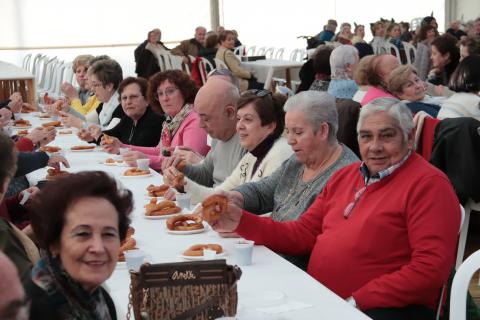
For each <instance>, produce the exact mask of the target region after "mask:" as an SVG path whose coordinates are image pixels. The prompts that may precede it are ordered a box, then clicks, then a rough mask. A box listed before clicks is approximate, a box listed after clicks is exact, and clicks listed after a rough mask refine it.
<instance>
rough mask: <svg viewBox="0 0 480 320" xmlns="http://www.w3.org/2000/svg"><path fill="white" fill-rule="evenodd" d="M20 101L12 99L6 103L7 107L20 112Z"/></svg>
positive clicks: (14, 111) (21, 103)
mask: <svg viewBox="0 0 480 320" xmlns="http://www.w3.org/2000/svg"><path fill="white" fill-rule="evenodd" d="M22 105H23V102H22V101H17V100H12V101H10V102H9V103H8V107H9V108H10V110H12V112H13V113H20V112H21V111H22Z"/></svg>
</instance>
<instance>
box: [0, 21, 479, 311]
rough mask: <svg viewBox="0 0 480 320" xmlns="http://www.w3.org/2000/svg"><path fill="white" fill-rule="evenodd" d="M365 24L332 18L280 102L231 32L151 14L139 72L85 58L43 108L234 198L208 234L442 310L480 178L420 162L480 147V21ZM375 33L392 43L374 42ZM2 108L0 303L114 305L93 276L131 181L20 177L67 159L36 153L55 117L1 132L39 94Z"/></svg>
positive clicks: (410, 306) (180, 184)
mask: <svg viewBox="0 0 480 320" xmlns="http://www.w3.org/2000/svg"><path fill="white" fill-rule="evenodd" d="M370 28H371V31H372V35H373V40H372V41H371V42H370V43H366V41H365V40H364V37H365V26H364V25H359V24H356V23H355V24H354V29H353V32H352V27H351V25H350V24H349V23H342V24H341V25H340V28H339V32H338V33H335V32H336V29H337V22H336V21H335V20H329V21H328V22H327V24H326V25H325V27H324V30H323V31H322V32H320V33H319V34H318V35H317V36H316V38H317V40H318V42H317V44H318V46H317V48H316V51H315V53H314V54H313V55H312V56H311V58H310V59H308V61H306V62H305V64H304V66H303V67H302V70H301V71H300V78H301V79H302V83H301V84H300V86H299V87H298V90H297V92H296V94H295V95H294V96H292V97H290V98H288V99H287V97H286V96H284V95H282V94H279V93H275V92H271V91H269V90H265V89H264V88H263V84H261V83H259V82H258V81H257V80H256V79H255V77H254V75H253V74H252V73H251V72H249V71H247V70H244V69H243V68H242V66H241V65H240V61H239V60H238V59H237V58H236V56H235V55H234V54H233V49H234V48H235V47H237V46H238V45H240V44H241V43H240V42H239V40H238V35H237V33H236V32H235V31H233V30H232V31H230V30H225V29H223V28H219V29H218V30H216V31H215V32H207V30H206V29H205V28H204V27H197V28H196V29H195V35H194V38H192V39H187V40H184V41H182V42H181V43H180V44H179V45H178V46H177V47H175V48H173V49H171V50H170V49H169V48H167V47H165V45H164V44H163V43H162V42H161V41H160V39H161V31H160V30H159V29H153V30H152V31H150V32H148V37H147V40H146V41H144V42H143V43H142V44H140V45H139V46H138V48H136V49H135V53H134V57H135V61H136V72H137V76H138V77H126V78H124V77H123V72H122V68H121V66H120V64H119V63H118V62H116V61H115V60H114V59H112V58H110V57H109V56H106V55H103V56H97V57H93V56H90V55H81V56H78V57H77V58H76V59H75V60H74V62H73V71H74V73H75V77H76V82H77V84H78V87H74V86H73V85H72V84H70V83H64V84H62V87H61V88H62V92H63V95H64V97H63V98H62V99H60V100H59V101H58V102H55V103H54V104H50V105H47V106H46V107H45V109H46V110H45V111H46V112H47V113H49V114H51V115H58V116H61V121H62V122H63V124H64V125H65V126H70V127H75V128H77V129H78V136H79V138H80V139H82V140H84V141H87V142H92V143H96V144H98V145H99V146H101V147H102V148H103V149H104V150H105V151H106V152H108V153H111V154H118V153H119V151H120V149H121V148H123V149H124V150H125V149H128V151H126V152H123V153H122V156H123V160H124V161H125V162H126V163H127V164H129V165H131V166H135V165H136V161H137V160H138V159H149V162H150V167H151V168H152V169H154V170H157V171H158V172H160V173H162V174H163V181H164V183H166V184H167V185H168V186H169V188H170V189H169V191H168V192H167V193H166V195H165V197H166V198H167V199H172V200H175V197H176V195H177V194H178V193H184V192H189V193H191V194H192V201H193V202H195V203H197V202H201V201H202V200H204V199H205V198H206V197H208V196H210V195H212V194H218V195H222V196H224V197H226V198H228V210H227V212H226V213H225V214H224V215H222V216H220V218H219V220H216V221H211V222H210V223H211V226H212V228H213V229H214V230H215V231H217V232H218V233H219V234H220V235H221V236H224V237H235V236H241V237H244V238H246V239H249V240H254V241H255V243H256V244H261V245H265V246H267V247H269V248H270V249H272V250H273V251H275V252H277V253H279V254H281V255H282V256H283V257H284V258H285V259H287V260H289V261H290V262H292V263H293V264H295V265H296V266H298V267H299V268H301V269H303V270H305V271H306V272H308V274H310V275H311V276H312V281H319V282H321V283H322V284H323V285H325V286H326V287H328V288H329V289H330V290H332V291H333V292H335V293H336V294H337V295H339V296H340V297H342V298H343V299H346V300H347V301H348V302H349V303H350V304H351V305H352V306H354V307H356V308H358V309H360V310H361V311H362V312H364V313H365V314H367V315H368V316H370V317H371V318H373V319H435V317H436V312H437V308H438V306H439V303H440V304H442V303H443V302H444V299H443V297H442V296H441V294H442V292H443V291H442V288H443V287H444V286H445V285H446V284H447V282H448V278H449V276H450V274H451V272H452V268H453V265H454V257H455V255H456V246H457V238H458V230H459V228H460V225H461V221H460V220H461V214H460V206H459V204H460V203H462V202H463V201H465V199H466V198H472V199H476V201H480V195H479V194H478V193H479V191H478V188H475V187H474V186H471V185H470V184H468V183H463V182H460V183H461V185H458V183H459V182H458V180H462V179H461V178H460V179H459V178H458V171H455V172H454V173H455V174H456V176H455V179H453V178H452V176H451V175H450V173H451V172H450V171H449V167H450V166H447V165H444V166H441V165H437V167H435V166H434V165H432V164H431V163H436V164H437V163H445V161H443V162H442V161H439V160H438V159H439V158H440V157H445V159H446V162H448V163H450V164H452V163H454V164H455V161H456V160H455V159H453V158H451V157H449V155H451V154H452V153H453V150H454V151H455V154H466V155H468V156H467V158H468V157H470V158H473V159H476V160H478V159H480V158H479V154H478V152H480V151H479V150H480V149H479V148H474V147H472V146H478V145H479V142H480V141H479V140H480V139H479V136H478V134H477V133H476V132H475V133H472V130H470V128H479V127H480V69H479V66H480V51H479V48H480V45H479V43H480V18H478V19H476V20H475V21H474V23H473V24H472V26H471V28H469V29H468V30H465V29H464V30H462V29H461V27H460V24H459V22H458V21H454V22H452V23H451V28H450V29H448V30H447V32H446V33H445V34H443V35H440V34H439V32H438V30H437V28H438V26H437V24H436V21H435V19H434V18H433V17H431V16H430V17H425V18H424V19H423V21H422V23H421V25H420V27H419V28H418V29H417V30H413V31H412V30H409V26H408V25H406V24H405V23H396V22H395V21H394V20H393V19H392V20H384V19H381V20H379V21H376V22H374V23H371V24H370ZM385 42H390V43H391V44H393V45H394V46H396V47H397V48H398V49H399V52H401V55H402V56H401V57H396V56H394V55H393V54H392V52H380V51H379V48H381V47H382V46H383V45H384V43H385ZM404 43H410V44H412V45H415V46H416V47H417V54H416V56H415V60H414V63H413V65H410V64H405V63H403V62H404V60H405V59H404V58H405V57H406V56H405V55H407V54H410V53H409V52H408V51H407V50H406V48H405V45H404ZM162 52H170V53H171V54H173V55H178V56H181V57H182V59H183V62H184V63H185V64H192V63H194V61H192V60H191V59H190V56H193V57H205V58H206V59H211V60H213V58H216V59H218V60H221V61H223V63H224V64H225V65H226V67H227V68H226V69H224V68H217V69H216V70H214V71H213V72H211V73H210V74H209V77H208V79H207V81H206V82H205V83H204V84H203V85H202V86H201V87H200V88H199V87H198V85H197V83H196V82H195V81H194V80H193V79H192V78H191V76H189V75H188V74H187V73H186V72H184V71H182V70H166V71H160V67H159V66H160V64H159V61H158V58H159V57H160V56H161V53H162ZM0 107H1V108H0V126H1V128H2V129H3V130H2V131H3V132H0V201H1V205H0V250H1V251H2V252H0V266H1V269H2V270H3V272H2V275H0V278H1V279H2V281H0V288H2V290H1V291H2V292H0V296H1V298H0V318H1V319H26V318H28V317H30V319H115V318H116V315H115V306H114V303H113V301H112V299H111V298H110V296H109V294H108V293H107V292H106V291H105V290H104V289H103V288H102V286H101V285H102V283H103V282H105V280H107V279H108V278H109V277H110V275H111V274H112V272H113V270H114V268H115V264H116V262H117V252H118V249H119V246H120V242H121V241H122V240H124V239H125V237H126V232H127V228H128V225H129V223H130V218H129V215H130V213H131V211H132V210H133V207H134V205H133V200H132V192H131V191H129V190H126V189H123V188H122V187H121V186H119V185H117V183H116V182H115V180H114V179H113V178H112V177H110V176H108V175H107V174H106V173H104V172H101V171H91V172H80V173H75V174H70V175H69V176H68V177H65V178H58V179H56V180H55V181H52V182H48V183H46V185H45V186H40V187H41V189H40V188H39V187H36V186H30V185H29V182H28V180H27V179H26V177H25V175H26V174H28V173H29V172H32V171H34V170H37V169H38V168H42V167H45V166H51V167H55V168H59V166H60V164H63V165H64V166H67V167H68V166H69V163H68V161H67V159H66V158H65V157H63V156H62V155H58V154H54V153H49V152H45V151H40V150H39V148H40V147H42V146H45V145H47V144H48V143H50V142H51V141H53V140H54V139H55V137H56V131H55V129H54V128H53V127H46V128H43V127H42V128H35V129H33V130H31V131H30V132H29V133H28V134H27V135H25V136H23V137H20V136H17V135H14V134H13V133H12V130H11V123H12V119H14V117H15V116H14V115H15V114H17V113H20V112H21V110H22V108H26V109H29V108H32V107H31V106H29V105H28V104H25V103H24V102H23V100H22V97H21V96H19V95H18V94H13V95H12V96H11V97H10V99H9V100H7V101H4V102H0ZM425 117H427V118H429V119H434V120H435V124H436V125H438V128H440V129H437V131H435V136H433V134H432V137H431V140H432V141H430V144H432V143H433V144H434V145H433V147H432V149H433V150H430V151H431V152H432V159H429V158H428V157H427V159H425V157H426V156H425V155H424V154H422V153H421V152H419V145H418V144H419V143H420V140H419V134H420V133H419V131H420V130H421V128H422V127H421V125H419V124H421V123H423V121H426V120H425ZM452 118H455V119H452ZM452 120H454V121H455V122H454V125H452V123H453V122H451V121H452ZM452 126H453V127H454V128H455V129H458V128H468V129H465V130H456V131H454V133H453V134H454V135H455V136H454V137H452V134H450V135H449V136H448V139H458V140H454V141H456V142H462V143H453V144H449V145H448V146H447V147H445V146H444V145H443V144H441V143H438V144H436V143H437V141H443V140H444V139H445V136H443V135H442V132H444V131H445V130H447V129H446V128H451V127H452ZM424 131H425V130H424ZM474 131H476V129H475V130H474ZM475 134H476V135H475ZM465 141H468V142H469V143H465ZM439 146H441V147H439ZM440 148H441V149H440ZM462 148H463V149H462ZM442 159H443V158H442ZM428 160H430V162H431V163H429V161H428ZM180 163H183V164H184V165H182V166H180ZM440 169H442V170H443V172H442V170H440ZM467 169H468V170H470V171H469V173H468V174H469V175H470V176H473V177H477V176H478V175H480V173H479V172H478V171H479V170H480V169H478V168H467ZM463 173H464V174H467V173H466V171H464V172H463ZM477 181H478V180H477ZM459 190H461V191H462V192H461V193H460V192H459ZM25 192H28V193H29V194H31V196H30V198H29V200H28V201H27V202H26V204H25V203H22V204H21V199H22V197H23V195H24V194H25ZM198 214H202V208H201V207H200V208H199V209H198ZM7 288H8V294H7V295H5V297H4V295H3V294H2V293H3V292H4V291H7ZM7 296H8V299H7V298H6V297H7ZM27 302H29V303H27ZM28 309H29V310H30V316H28Z"/></svg>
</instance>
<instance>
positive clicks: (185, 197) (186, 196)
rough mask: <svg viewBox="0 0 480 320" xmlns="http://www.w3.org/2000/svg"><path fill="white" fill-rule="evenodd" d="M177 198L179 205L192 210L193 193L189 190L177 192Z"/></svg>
mask: <svg viewBox="0 0 480 320" xmlns="http://www.w3.org/2000/svg"><path fill="white" fill-rule="evenodd" d="M176 199H177V203H178V206H179V207H180V208H182V209H186V210H190V202H191V201H192V194H191V193H189V192H186V193H180V192H177V194H176Z"/></svg>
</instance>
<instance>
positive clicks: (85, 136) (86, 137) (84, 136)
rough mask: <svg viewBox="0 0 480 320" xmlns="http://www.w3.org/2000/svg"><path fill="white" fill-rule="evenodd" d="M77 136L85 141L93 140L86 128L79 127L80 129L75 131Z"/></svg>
mask: <svg viewBox="0 0 480 320" xmlns="http://www.w3.org/2000/svg"><path fill="white" fill-rule="evenodd" d="M77 137H79V138H80V140H83V141H86V142H92V141H94V140H95V138H94V137H93V135H92V134H91V133H90V132H89V131H88V130H87V129H80V131H78V132H77Z"/></svg>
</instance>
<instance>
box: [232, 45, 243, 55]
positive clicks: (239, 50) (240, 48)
mask: <svg viewBox="0 0 480 320" xmlns="http://www.w3.org/2000/svg"><path fill="white" fill-rule="evenodd" d="M244 52H245V46H238V47H235V49H233V54H235V55H236V56H237V57H243V53H244Z"/></svg>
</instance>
